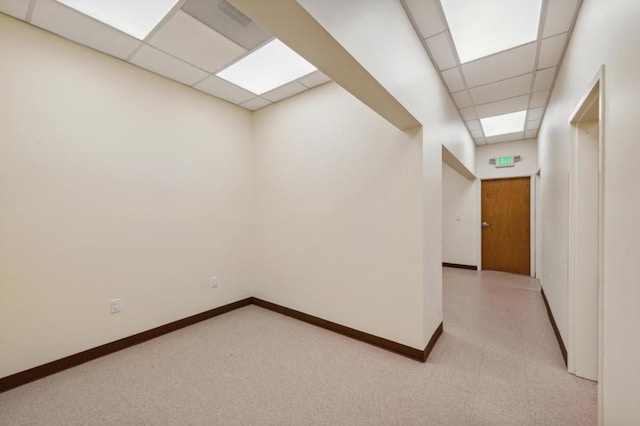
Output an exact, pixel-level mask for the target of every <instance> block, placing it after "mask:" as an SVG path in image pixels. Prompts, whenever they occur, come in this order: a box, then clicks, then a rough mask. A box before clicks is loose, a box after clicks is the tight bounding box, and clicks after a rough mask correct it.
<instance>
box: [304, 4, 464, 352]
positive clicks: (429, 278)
mask: <svg viewBox="0 0 640 426" xmlns="http://www.w3.org/2000/svg"><path fill="white" fill-rule="evenodd" d="M299 3H300V4H302V6H303V7H304V8H305V9H307V11H309V13H310V14H311V15H313V16H314V18H315V19H316V20H317V21H318V22H319V23H320V24H321V25H322V26H323V27H325V29H327V31H328V32H329V33H330V34H331V35H332V36H333V37H334V38H335V39H336V40H337V41H338V42H339V43H340V44H341V45H342V46H344V48H345V49H346V50H347V51H349V53H350V54H351V55H352V56H353V57H354V58H355V59H356V60H357V61H358V62H360V63H361V64H362V65H363V66H364V67H365V68H366V69H367V71H369V72H370V73H371V75H373V76H374V77H375V78H376V79H377V80H378V81H379V82H380V83H381V84H382V85H383V86H384V87H385V88H386V89H387V90H388V91H389V93H391V94H392V95H393V96H394V97H395V98H396V99H397V100H398V101H399V102H400V103H401V104H402V105H403V106H404V107H405V108H407V110H408V111H409V112H410V113H411V114H412V115H413V116H414V117H416V118H417V119H418V120H419V121H420V123H421V124H422V126H423V127H422V128H423V131H422V158H423V161H422V182H423V187H422V188H423V191H422V203H423V209H422V212H423V216H422V221H423V243H422V247H423V258H422V259H423V260H422V261H423V277H422V279H423V285H424V292H423V294H424V300H423V303H424V336H423V345H424V344H426V342H427V341H428V340H429V339H430V338H431V336H432V335H433V332H434V330H435V329H436V328H437V327H438V325H439V324H440V322H441V321H442V231H441V230H442V145H445V146H446V147H447V148H448V149H449V151H451V152H452V153H453V154H454V155H455V156H456V157H457V158H458V159H459V160H460V161H461V162H462V163H463V164H464V165H465V166H467V168H468V169H469V170H471V171H473V169H474V168H473V161H474V158H475V144H474V143H473V140H472V139H471V137H470V136H469V133H468V131H467V130H466V128H465V126H464V123H463V121H462V119H461V118H460V115H459V114H458V111H457V109H456V107H455V105H454V104H453V102H452V101H451V98H450V97H449V94H448V92H447V89H446V88H445V87H444V84H443V83H442V81H441V80H440V78H439V76H438V73H437V72H436V70H435V68H434V66H433V64H432V63H431V62H430V61H429V59H428V56H427V55H425V52H424V47H423V46H422V43H421V42H420V39H419V37H418V35H417V34H416V32H415V30H414V28H413V26H412V24H411V22H410V20H409V17H408V16H407V14H406V12H405V10H404V8H403V7H402V4H401V3H400V2H399V1H375V2H372V1H368V0H351V1H342V0H300V1H299ZM381 28H384V31H381V30H380V29H381ZM374 47H375V48H374Z"/></svg>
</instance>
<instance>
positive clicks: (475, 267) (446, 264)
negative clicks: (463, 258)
mask: <svg viewBox="0 0 640 426" xmlns="http://www.w3.org/2000/svg"><path fill="white" fill-rule="evenodd" d="M442 266H446V267H447V268H458V269H469V270H471V271H477V270H478V267H477V266H475V265H461V264H459V263H448V262H442Z"/></svg>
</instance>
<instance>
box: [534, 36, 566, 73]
mask: <svg viewBox="0 0 640 426" xmlns="http://www.w3.org/2000/svg"><path fill="white" fill-rule="evenodd" d="M566 39H567V34H559V35H557V36H553V37H551V38H545V39H544V40H542V44H541V45H540V57H539V58H538V69H542V68H549V67H555V66H556V65H558V63H560V58H561V57H562V49H564V42H565V40H566Z"/></svg>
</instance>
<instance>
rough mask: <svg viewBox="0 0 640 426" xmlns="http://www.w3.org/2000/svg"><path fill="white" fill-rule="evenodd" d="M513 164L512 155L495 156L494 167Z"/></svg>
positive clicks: (511, 165)
mask: <svg viewBox="0 0 640 426" xmlns="http://www.w3.org/2000/svg"><path fill="white" fill-rule="evenodd" d="M514 164H515V163H514V161H513V155H509V156H507V157H498V158H496V167H513V165H514Z"/></svg>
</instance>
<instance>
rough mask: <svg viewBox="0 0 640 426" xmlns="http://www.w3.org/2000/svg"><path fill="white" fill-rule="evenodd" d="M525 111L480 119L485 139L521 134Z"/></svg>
mask: <svg viewBox="0 0 640 426" xmlns="http://www.w3.org/2000/svg"><path fill="white" fill-rule="evenodd" d="M526 118H527V111H526V110H525V111H518V112H512V113H510V114H503V115H496V116H495V117H488V118H481V119H480V123H482V130H484V135H485V137H487V138H490V137H491V136H498V135H507V134H509V133H516V132H523V131H524V121H525V119H526Z"/></svg>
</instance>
